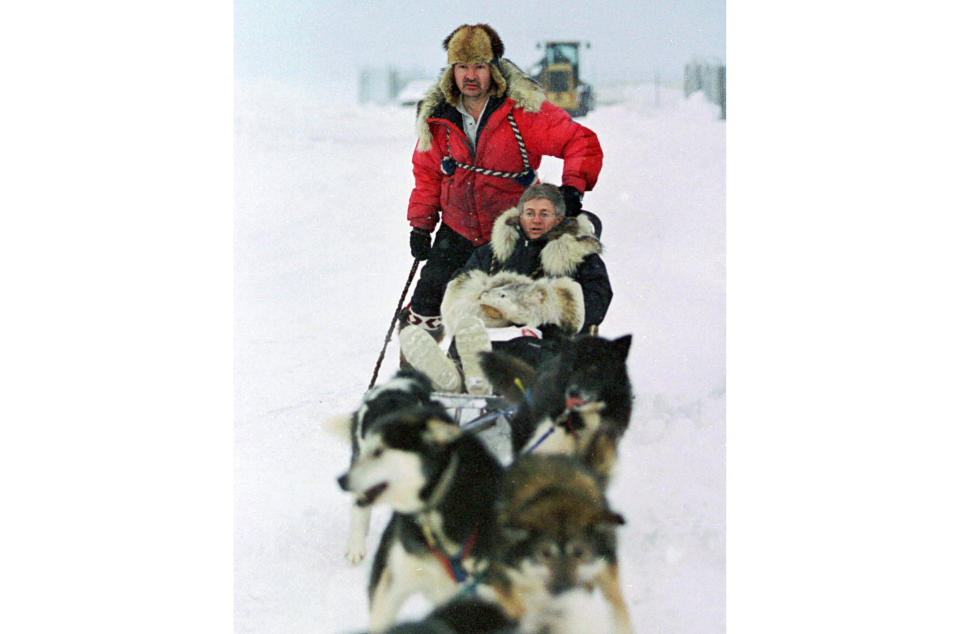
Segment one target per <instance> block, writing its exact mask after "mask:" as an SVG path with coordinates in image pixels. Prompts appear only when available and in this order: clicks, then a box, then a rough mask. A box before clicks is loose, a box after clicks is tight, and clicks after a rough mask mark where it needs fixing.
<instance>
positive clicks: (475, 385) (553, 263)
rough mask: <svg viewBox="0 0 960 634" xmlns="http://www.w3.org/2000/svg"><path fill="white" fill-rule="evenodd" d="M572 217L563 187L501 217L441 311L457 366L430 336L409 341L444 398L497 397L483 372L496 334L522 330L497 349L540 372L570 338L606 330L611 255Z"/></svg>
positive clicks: (411, 332)
mask: <svg viewBox="0 0 960 634" xmlns="http://www.w3.org/2000/svg"><path fill="white" fill-rule="evenodd" d="M564 213H565V206H564V203H563V195H562V194H561V193H560V190H559V188H557V187H556V186H554V185H550V184H547V183H543V184H535V185H531V186H530V187H528V188H527V190H526V191H525V192H524V193H523V195H522V196H521V197H520V203H519V204H518V206H517V207H514V208H512V209H508V210H507V211H505V212H503V213H502V214H501V215H500V216H499V217H498V218H497V220H496V222H495V223H494V225H493V232H492V237H491V240H490V242H489V243H487V244H485V245H483V246H481V247H479V248H478V249H476V250H475V251H474V252H473V254H472V255H471V256H470V259H469V260H468V261H467V264H466V265H465V266H464V267H463V268H462V269H460V271H458V272H457V273H456V274H454V276H453V277H452V278H451V280H450V282H449V283H448V284H447V288H446V291H445V292H444V296H443V303H442V304H441V306H440V312H441V314H442V316H443V321H444V323H445V324H447V328H448V332H449V333H451V334H452V335H453V337H454V343H453V346H451V354H452V355H453V357H454V358H453V359H451V358H448V357H447V356H446V355H445V354H444V353H443V351H442V350H440V347H439V346H438V344H437V343H436V341H434V339H433V338H432V337H430V336H429V335H428V334H427V333H426V332H425V331H424V330H423V329H421V328H404V329H403V330H402V331H401V332H400V349H401V351H402V352H403V355H404V357H405V358H406V359H407V361H408V362H409V363H410V364H411V365H412V366H414V367H415V368H418V369H419V370H421V371H423V372H424V373H425V374H426V375H427V376H429V377H430V378H431V380H432V381H433V383H434V387H436V388H437V389H438V390H443V391H449V392H457V391H460V389H461V386H462V384H463V383H465V384H466V388H467V391H468V392H470V393H471V394H489V393H490V385H489V383H488V382H487V380H486V378H485V377H484V375H483V371H482V370H481V369H480V367H479V363H478V355H479V353H480V352H482V351H484V350H490V349H491V348H492V347H494V346H493V344H492V343H491V339H490V333H489V332H488V330H487V329H488V328H495V329H500V328H504V327H508V328H515V327H521V328H520V330H519V331H514V332H516V334H520V335H521V336H519V337H514V338H513V339H511V340H510V341H506V342H499V341H498V342H495V343H496V344H497V345H496V347H497V349H505V350H507V351H509V352H511V353H513V354H516V355H517V356H519V357H521V358H523V359H524V360H525V361H527V362H528V363H530V364H531V365H534V366H536V365H539V363H541V362H542V361H544V360H546V358H549V357H550V356H552V354H553V353H554V351H555V350H556V348H557V344H558V343H559V340H560V339H561V338H563V337H568V336H571V335H574V334H576V333H578V332H594V331H595V329H596V326H597V325H599V324H600V322H601V321H603V318H604V316H605V315H606V313H607V308H608V306H609V305H610V300H611V298H612V297H613V291H612V290H611V288H610V280H609V278H608V277H607V270H606V267H605V266H604V264H603V260H601V259H600V252H601V251H602V246H601V244H600V241H599V240H598V239H597V238H596V236H595V230H594V225H593V224H592V223H591V221H590V220H589V219H588V218H587V217H586V215H585V214H581V215H578V216H575V217H572V218H566V217H565V215H564ZM424 335H425V336H424ZM458 357H459V360H460V362H461V365H462V370H463V375H462V379H461V373H460V368H458V367H457V364H456V362H455V359H457V358H458Z"/></svg>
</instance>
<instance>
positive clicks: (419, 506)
mask: <svg viewBox="0 0 960 634" xmlns="http://www.w3.org/2000/svg"><path fill="white" fill-rule="evenodd" d="M502 470H503V468H502V467H501V466H500V463H499V461H498V460H497V459H496V458H495V457H494V456H493V455H492V454H491V453H490V451H489V450H488V449H487V448H486V446H485V445H484V444H483V442H482V441H481V440H479V439H478V438H477V437H476V436H475V435H473V434H471V433H469V432H463V431H461V429H460V428H459V427H458V426H457V425H456V424H454V423H453V421H452V419H451V418H450V417H449V415H447V413H446V411H445V410H443V409H441V408H437V407H435V406H429V405H428V406H425V407H417V408H410V409H405V410H401V411H399V412H396V413H394V414H391V415H388V416H384V417H381V418H379V419H377V421H376V422H374V424H373V425H372V426H371V428H370V429H369V430H367V432H366V433H365V434H364V436H363V439H362V440H361V442H360V452H359V455H358V457H357V459H356V460H355V461H354V463H353V464H352V465H351V467H350V470H349V471H347V473H345V474H344V475H343V476H341V477H340V478H339V479H338V482H339V484H340V487H341V488H343V490H345V491H348V492H350V493H353V494H354V495H355V496H357V502H358V504H361V505H370V504H386V505H388V506H390V507H391V508H392V509H393V510H394V514H393V517H392V519H391V520H390V523H389V524H388V525H387V527H386V529H385V530H384V533H383V537H382V538H381V541H380V546H379V548H378V549H377V553H376V555H375V557H374V562H373V567H372V570H371V574H370V584H369V588H368V592H369V597H370V627H371V629H372V630H373V631H382V630H383V629H385V628H387V627H389V626H391V625H392V624H393V623H394V621H395V619H396V616H397V613H398V612H399V610H400V608H401V607H402V605H403V603H404V601H405V600H406V599H407V598H408V597H409V596H410V595H412V594H416V593H422V594H423V596H424V597H425V598H426V599H427V600H428V601H431V602H433V603H434V604H435V605H440V604H442V603H444V602H446V601H448V600H449V599H450V598H452V597H453V596H454V595H455V594H456V593H457V591H458V589H459V588H460V586H461V584H462V583H464V582H467V581H469V580H470V579H473V580H477V579H478V578H479V577H478V576H480V575H482V574H483V573H484V572H485V571H486V568H487V567H488V565H489V558H490V556H491V554H492V553H493V552H494V548H495V546H496V543H497V536H498V528H497V524H496V520H495V510H494V501H495V496H496V495H497V492H498V490H499V488H500V482H501V478H502Z"/></svg>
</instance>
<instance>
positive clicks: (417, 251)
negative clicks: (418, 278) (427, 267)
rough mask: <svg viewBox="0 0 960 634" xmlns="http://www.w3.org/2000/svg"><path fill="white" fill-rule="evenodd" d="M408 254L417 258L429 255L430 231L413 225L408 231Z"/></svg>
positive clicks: (424, 257)
mask: <svg viewBox="0 0 960 634" xmlns="http://www.w3.org/2000/svg"><path fill="white" fill-rule="evenodd" d="M410 255H412V256H413V257H414V258H415V259H417V260H426V259H427V256H429V255H430V232H429V231H427V230H425V229H420V228H419V227H414V228H413V231H411V232H410Z"/></svg>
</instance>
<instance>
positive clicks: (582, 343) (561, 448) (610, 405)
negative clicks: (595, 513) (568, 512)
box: [480, 335, 633, 484]
mask: <svg viewBox="0 0 960 634" xmlns="http://www.w3.org/2000/svg"><path fill="white" fill-rule="evenodd" d="M631 339H632V338H631V336H630V335H625V336H623V337H620V338H618V339H614V340H609V339H604V338H603V337H593V336H588V335H580V336H578V337H576V338H574V339H572V340H570V341H565V342H564V343H563V344H562V346H561V348H560V352H559V354H558V355H557V356H556V357H554V358H553V359H551V360H550V361H548V362H546V363H545V364H544V365H543V366H541V368H539V369H538V370H534V369H533V368H531V367H530V366H529V365H527V364H525V363H523V362H522V361H520V360H519V359H516V358H513V357H511V356H509V355H507V354H505V353H502V352H489V353H483V354H481V355H480V357H481V358H480V363H481V366H482V367H483V370H484V373H485V374H486V376H487V378H488V379H489V381H490V383H491V384H492V385H493V387H494V391H495V392H496V393H498V394H501V395H502V396H504V397H505V398H506V399H507V400H509V401H511V402H513V403H515V404H516V405H517V406H518V408H517V413H516V414H515V415H514V417H513V419H512V420H511V421H510V427H511V441H512V445H513V454H514V457H517V456H520V455H523V454H526V453H534V452H536V453H557V454H564V455H572V456H577V457H579V458H581V459H584V460H585V461H586V462H587V464H588V465H589V466H590V467H591V468H593V469H594V471H595V472H596V474H597V475H598V476H599V477H600V478H601V482H602V483H604V484H605V482H606V480H607V479H608V478H609V476H610V472H611V470H612V468H613V465H614V463H615V459H616V453H615V451H616V445H617V442H618V441H619V439H620V437H621V436H622V435H623V433H624V432H625V431H626V429H627V426H628V424H629V422H630V415H631V411H632V407H633V392H632V389H631V386H630V378H629V375H628V373H627V354H628V353H629V351H630V342H631ZM521 388H523V389H521Z"/></svg>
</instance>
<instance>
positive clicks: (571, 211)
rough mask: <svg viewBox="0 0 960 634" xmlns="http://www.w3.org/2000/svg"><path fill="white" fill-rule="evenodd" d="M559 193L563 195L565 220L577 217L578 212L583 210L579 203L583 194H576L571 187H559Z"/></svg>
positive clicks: (575, 190)
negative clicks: (565, 211) (565, 210)
mask: <svg viewBox="0 0 960 634" xmlns="http://www.w3.org/2000/svg"><path fill="white" fill-rule="evenodd" d="M560 193H561V194H563V204H564V206H565V207H566V208H567V213H566V216H567V218H573V217H574V216H576V215H578V214H579V213H580V210H581V209H583V204H582V203H581V199H582V198H583V194H581V193H580V192H578V191H577V188H576V187H574V186H572V185H561V186H560Z"/></svg>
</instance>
